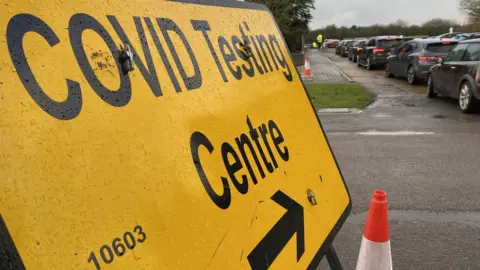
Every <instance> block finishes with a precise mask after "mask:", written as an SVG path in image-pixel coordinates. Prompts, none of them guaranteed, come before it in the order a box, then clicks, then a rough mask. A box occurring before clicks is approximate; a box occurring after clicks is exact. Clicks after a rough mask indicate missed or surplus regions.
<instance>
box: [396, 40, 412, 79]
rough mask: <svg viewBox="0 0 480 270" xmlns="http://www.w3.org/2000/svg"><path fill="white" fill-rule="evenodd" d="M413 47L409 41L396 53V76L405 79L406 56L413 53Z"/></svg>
mask: <svg viewBox="0 0 480 270" xmlns="http://www.w3.org/2000/svg"><path fill="white" fill-rule="evenodd" d="M413 50H414V46H413V43H412V42H411V41H409V42H407V43H405V45H404V46H403V48H402V50H401V51H400V52H399V53H398V65H397V67H398V76H400V77H407V68H408V56H409V55H410V54H411V53H412V52H413Z"/></svg>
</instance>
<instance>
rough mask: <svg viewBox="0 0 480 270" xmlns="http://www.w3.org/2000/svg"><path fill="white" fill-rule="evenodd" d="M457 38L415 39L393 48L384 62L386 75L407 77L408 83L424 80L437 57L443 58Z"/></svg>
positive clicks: (456, 41)
mask: <svg viewBox="0 0 480 270" xmlns="http://www.w3.org/2000/svg"><path fill="white" fill-rule="evenodd" d="M457 43H458V40H446V39H443V40H439V39H416V40H411V41H409V42H405V43H403V44H402V45H400V46H399V47H398V48H394V49H393V50H392V52H391V55H390V56H389V57H388V58H387V63H386V64H385V75H386V76H388V77H394V76H398V77H403V78H407V80H408V83H410V84H415V83H417V82H420V81H426V80H427V78H428V74H429V71H430V68H431V67H432V66H433V65H435V64H436V63H437V59H438V58H445V57H446V56H447V55H448V54H449V52H450V51H451V50H452V48H453V47H454V46H455V45H456V44H457Z"/></svg>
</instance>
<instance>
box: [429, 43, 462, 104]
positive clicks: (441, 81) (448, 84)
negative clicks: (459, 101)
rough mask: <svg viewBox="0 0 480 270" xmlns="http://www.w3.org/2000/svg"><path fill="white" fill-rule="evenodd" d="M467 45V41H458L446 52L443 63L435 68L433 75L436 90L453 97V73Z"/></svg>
mask: <svg viewBox="0 0 480 270" xmlns="http://www.w3.org/2000/svg"><path fill="white" fill-rule="evenodd" d="M467 47H468V43H459V44H457V46H455V48H453V50H452V51H451V52H450V54H448V56H447V57H446V58H445V60H444V61H443V63H442V64H441V65H440V66H439V67H437V68H436V70H435V74H433V75H434V77H433V78H434V84H435V87H436V89H437V91H438V92H439V93H441V94H443V95H446V96H450V97H455V95H454V92H452V89H454V84H455V83H454V82H453V79H454V76H453V73H454V71H455V70H456V69H457V67H458V62H460V61H461V60H462V58H463V55H464V54H465V51H466V49H467Z"/></svg>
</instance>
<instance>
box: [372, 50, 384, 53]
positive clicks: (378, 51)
mask: <svg viewBox="0 0 480 270" xmlns="http://www.w3.org/2000/svg"><path fill="white" fill-rule="evenodd" d="M382 52H385V50H384V49H373V53H382Z"/></svg>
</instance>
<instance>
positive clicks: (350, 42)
mask: <svg viewBox="0 0 480 270" xmlns="http://www.w3.org/2000/svg"><path fill="white" fill-rule="evenodd" d="M352 44H353V41H348V42H347V43H345V45H347V46H350V45H352Z"/></svg>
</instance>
